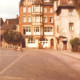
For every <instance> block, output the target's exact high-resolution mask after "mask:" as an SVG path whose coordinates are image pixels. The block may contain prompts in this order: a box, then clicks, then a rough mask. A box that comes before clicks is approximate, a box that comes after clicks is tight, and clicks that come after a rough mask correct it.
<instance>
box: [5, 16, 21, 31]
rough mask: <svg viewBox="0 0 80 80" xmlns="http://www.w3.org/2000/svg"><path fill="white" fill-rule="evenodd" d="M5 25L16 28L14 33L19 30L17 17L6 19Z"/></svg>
mask: <svg viewBox="0 0 80 80" xmlns="http://www.w3.org/2000/svg"><path fill="white" fill-rule="evenodd" d="M5 24H13V25H15V26H16V31H20V30H19V17H18V15H17V18H12V19H6V21H5Z"/></svg>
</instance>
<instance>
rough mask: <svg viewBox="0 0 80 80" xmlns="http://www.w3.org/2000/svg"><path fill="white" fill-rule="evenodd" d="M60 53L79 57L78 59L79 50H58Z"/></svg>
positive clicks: (79, 55)
mask: <svg viewBox="0 0 80 80" xmlns="http://www.w3.org/2000/svg"><path fill="white" fill-rule="evenodd" d="M60 52H61V53H62V54H64V55H67V56H70V57H73V58H76V59H79V60H80V52H72V51H60Z"/></svg>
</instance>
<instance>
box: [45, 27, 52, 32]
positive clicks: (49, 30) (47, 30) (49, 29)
mask: <svg viewBox="0 0 80 80" xmlns="http://www.w3.org/2000/svg"><path fill="white" fill-rule="evenodd" d="M44 32H53V27H44Z"/></svg>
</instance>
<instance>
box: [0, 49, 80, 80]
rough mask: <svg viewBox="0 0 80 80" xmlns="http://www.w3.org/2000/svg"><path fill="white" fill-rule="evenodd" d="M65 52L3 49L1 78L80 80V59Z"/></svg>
mask: <svg viewBox="0 0 80 80" xmlns="http://www.w3.org/2000/svg"><path fill="white" fill-rule="evenodd" d="M65 52H66V51H64V52H63V51H53V50H47V49H46V50H38V49H27V50H24V52H21V51H14V50H1V52H0V80H80V60H79V59H77V58H74V57H71V56H66V55H65V54H67V53H68V54H69V52H66V53H65ZM78 55H79V54H78Z"/></svg>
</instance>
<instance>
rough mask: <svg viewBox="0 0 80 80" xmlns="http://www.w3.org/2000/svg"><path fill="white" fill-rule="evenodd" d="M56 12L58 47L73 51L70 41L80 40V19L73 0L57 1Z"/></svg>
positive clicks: (55, 4) (55, 3)
mask: <svg viewBox="0 0 80 80" xmlns="http://www.w3.org/2000/svg"><path fill="white" fill-rule="evenodd" d="M54 11H55V12H56V13H55V14H54V16H55V18H54V19H55V38H56V45H57V46H56V47H57V48H58V49H60V50H67V49H71V46H70V40H71V39H73V38H80V18H79V14H78V13H77V10H76V9H75V6H74V2H73V0H58V1H55V2H54Z"/></svg>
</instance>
